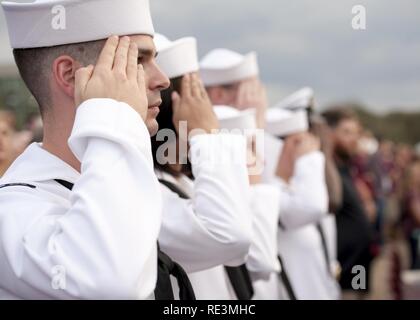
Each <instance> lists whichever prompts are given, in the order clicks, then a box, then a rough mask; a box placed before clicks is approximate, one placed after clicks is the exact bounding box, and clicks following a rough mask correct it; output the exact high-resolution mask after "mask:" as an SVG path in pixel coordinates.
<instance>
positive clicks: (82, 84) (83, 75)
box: [74, 65, 93, 102]
mask: <svg viewBox="0 0 420 320" xmlns="http://www.w3.org/2000/svg"><path fill="white" fill-rule="evenodd" d="M92 72H93V66H92V65H89V66H87V67H85V68H80V69H78V70H77V71H76V73H75V75H74V81H75V88H74V95H75V98H76V101H78V102H82V96H83V93H84V91H85V89H86V86H87V84H88V82H89V80H90V77H91V76H92Z"/></svg>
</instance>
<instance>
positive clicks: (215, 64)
mask: <svg viewBox="0 0 420 320" xmlns="http://www.w3.org/2000/svg"><path fill="white" fill-rule="evenodd" d="M200 74H201V78H202V79H203V83H204V85H205V86H207V87H208V86H216V85H225V84H230V83H234V82H238V81H241V80H245V79H247V78H251V77H254V76H258V74H259V69H258V61H257V54H256V53H255V52H251V53H249V54H247V55H245V56H244V55H241V54H239V53H236V52H234V51H231V50H227V49H215V50H213V51H210V52H209V53H208V54H207V55H206V56H204V57H203V59H201V61H200Z"/></svg>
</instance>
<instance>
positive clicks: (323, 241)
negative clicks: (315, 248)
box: [316, 223, 332, 275]
mask: <svg viewBox="0 0 420 320" xmlns="http://www.w3.org/2000/svg"><path fill="white" fill-rule="evenodd" d="M316 229H317V231H318V233H319V237H320V238H321V244H322V252H323V253H324V258H325V263H326V265H327V273H328V274H329V275H332V273H331V265H330V264H331V259H330V254H329V252H328V247H327V240H326V237H325V233H324V229H323V228H322V225H321V223H317V225H316Z"/></svg>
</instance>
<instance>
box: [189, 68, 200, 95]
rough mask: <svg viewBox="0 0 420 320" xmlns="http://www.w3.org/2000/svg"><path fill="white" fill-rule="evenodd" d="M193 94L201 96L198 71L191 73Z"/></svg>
mask: <svg viewBox="0 0 420 320" xmlns="http://www.w3.org/2000/svg"><path fill="white" fill-rule="evenodd" d="M191 95H192V96H193V97H201V89H200V83H199V80H198V76H197V74H196V73H193V74H192V75H191Z"/></svg>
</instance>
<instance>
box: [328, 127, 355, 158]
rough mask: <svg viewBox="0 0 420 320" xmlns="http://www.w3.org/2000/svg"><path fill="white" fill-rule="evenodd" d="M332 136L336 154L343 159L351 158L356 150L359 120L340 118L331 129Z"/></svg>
mask: <svg viewBox="0 0 420 320" xmlns="http://www.w3.org/2000/svg"><path fill="white" fill-rule="evenodd" d="M333 136H334V138H333V140H334V145H335V151H336V153H337V155H338V156H339V157H341V158H343V159H349V158H351V157H352V156H353V155H354V154H355V152H356V151H357V143H358V140H359V137H360V125H359V122H358V121H356V120H354V119H345V120H342V121H341V122H340V123H339V124H338V126H337V127H336V128H335V129H334V130H333Z"/></svg>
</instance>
